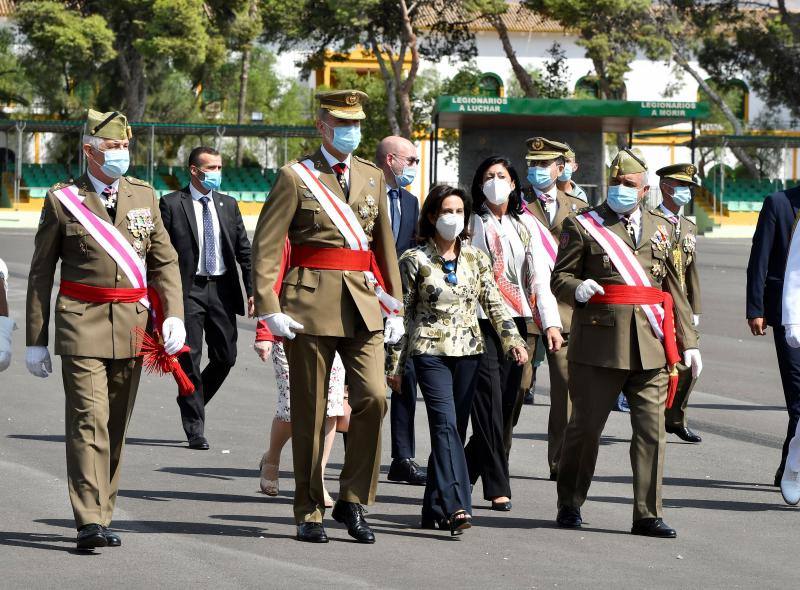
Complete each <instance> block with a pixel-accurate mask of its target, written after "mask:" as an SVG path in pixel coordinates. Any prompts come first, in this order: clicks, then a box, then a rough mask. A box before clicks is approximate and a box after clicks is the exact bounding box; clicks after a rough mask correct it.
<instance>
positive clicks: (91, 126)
mask: <svg viewBox="0 0 800 590" xmlns="http://www.w3.org/2000/svg"><path fill="white" fill-rule="evenodd" d="M86 133H87V135H91V136H92V137H99V138H101V139H115V140H119V141H125V140H127V139H130V138H131V137H133V131H132V130H131V127H130V125H128V118H127V117H126V116H125V115H123V114H122V113H120V112H119V111H109V112H108V113H101V112H100V111H95V110H94V109H89V112H88V114H87V116H86Z"/></svg>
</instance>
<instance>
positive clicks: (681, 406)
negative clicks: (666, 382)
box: [665, 363, 697, 428]
mask: <svg viewBox="0 0 800 590" xmlns="http://www.w3.org/2000/svg"><path fill="white" fill-rule="evenodd" d="M696 382H697V379H693V378H692V370H691V369H690V368H689V367H687V366H686V365H684V364H683V363H678V391H677V392H676V393H675V399H674V400H673V402H672V407H671V408H670V409H668V410H665V412H666V413H665V417H666V425H667V426H672V427H673V428H680V427H683V428H686V427H687V426H688V425H689V423H688V420H687V419H686V407H687V406H688V405H689V395H690V394H691V393H692V389H694V384H695V383H696Z"/></svg>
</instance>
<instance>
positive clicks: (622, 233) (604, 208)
mask: <svg viewBox="0 0 800 590" xmlns="http://www.w3.org/2000/svg"><path fill="white" fill-rule="evenodd" d="M596 210H597V212H598V213H599V214H600V215H601V216H602V217H603V225H604V226H605V227H607V228H608V229H610V230H611V231H612V232H614V233H615V234H617V235H618V236H619V237H620V238H622V240H623V241H624V242H625V243H626V244H627V245H628V246H630V247H631V249H632V250H636V244H634V243H633V238H631V235H630V234H629V233H628V230H627V229H625V224H624V223H622V219H620V217H619V215H617V213H616V212H614V211H612V210H611V207H609V206H608V205H606V204H605V203H603V204H602V205H600V206H599V207H598V208H597V209H596ZM642 223H644V220H642ZM642 236H644V226H642Z"/></svg>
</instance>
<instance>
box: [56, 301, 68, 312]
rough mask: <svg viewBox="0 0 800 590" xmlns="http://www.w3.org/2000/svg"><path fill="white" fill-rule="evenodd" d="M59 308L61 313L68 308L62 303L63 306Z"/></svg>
mask: <svg viewBox="0 0 800 590" xmlns="http://www.w3.org/2000/svg"><path fill="white" fill-rule="evenodd" d="M58 308H59V309H60V310H61V311H64V310H65V309H67V306H66V305H64V304H63V303H62V304H61V305H59V306H58Z"/></svg>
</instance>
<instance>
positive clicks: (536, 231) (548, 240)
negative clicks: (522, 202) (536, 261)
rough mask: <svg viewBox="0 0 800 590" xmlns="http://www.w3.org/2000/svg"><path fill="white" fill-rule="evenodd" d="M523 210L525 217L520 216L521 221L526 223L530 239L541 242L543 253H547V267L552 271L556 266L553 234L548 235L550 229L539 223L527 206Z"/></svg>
mask: <svg viewBox="0 0 800 590" xmlns="http://www.w3.org/2000/svg"><path fill="white" fill-rule="evenodd" d="M524 210H525V215H523V216H522V219H523V220H525V221H527V224H526V225H527V226H528V229H529V230H530V232H531V235H532V237H538V239H539V240H540V241H541V242H542V247H543V248H544V251H545V252H547V265H548V266H549V267H550V270H551V271H552V270H553V267H554V266H555V265H556V258H557V257H558V242H556V239H555V238H554V237H553V234H551V233H550V229H549V228H548V227H547V226H546V225H545V224H543V223H542V222H541V221H539V218H538V217H536V216H535V215H534V214H533V213H531V211H530V209H528V207H527V205H526V206H525V207H524Z"/></svg>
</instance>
